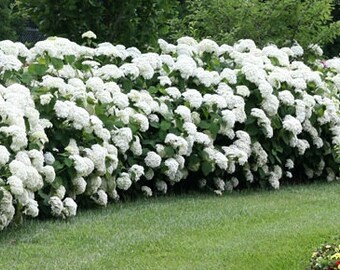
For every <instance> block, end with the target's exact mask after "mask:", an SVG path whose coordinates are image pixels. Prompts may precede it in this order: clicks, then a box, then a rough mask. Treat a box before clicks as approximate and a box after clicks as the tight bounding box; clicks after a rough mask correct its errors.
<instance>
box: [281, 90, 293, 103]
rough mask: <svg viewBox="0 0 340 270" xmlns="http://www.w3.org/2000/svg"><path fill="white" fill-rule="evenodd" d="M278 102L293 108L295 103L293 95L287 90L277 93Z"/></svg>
mask: <svg viewBox="0 0 340 270" xmlns="http://www.w3.org/2000/svg"><path fill="white" fill-rule="evenodd" d="M279 100H280V101H281V103H282V104H285V105H288V106H293V105H294V101H295V99H294V96H293V94H292V93H291V92H290V91H288V90H283V91H280V92H279Z"/></svg>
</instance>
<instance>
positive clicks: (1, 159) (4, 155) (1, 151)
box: [0, 145, 10, 167]
mask: <svg viewBox="0 0 340 270" xmlns="http://www.w3.org/2000/svg"><path fill="white" fill-rule="evenodd" d="M9 157H10V153H9V152H8V150H7V148H6V147H5V146H3V145H0V167H1V166H4V165H6V163H8V161H9Z"/></svg>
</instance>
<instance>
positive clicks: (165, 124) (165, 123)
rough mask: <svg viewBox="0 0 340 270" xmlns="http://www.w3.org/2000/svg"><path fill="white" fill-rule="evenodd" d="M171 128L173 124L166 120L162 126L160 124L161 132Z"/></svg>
mask: <svg viewBox="0 0 340 270" xmlns="http://www.w3.org/2000/svg"><path fill="white" fill-rule="evenodd" d="M170 127H171V123H170V122H168V121H166V120H162V122H161V124H160V128H161V130H168V129H169V128H170Z"/></svg>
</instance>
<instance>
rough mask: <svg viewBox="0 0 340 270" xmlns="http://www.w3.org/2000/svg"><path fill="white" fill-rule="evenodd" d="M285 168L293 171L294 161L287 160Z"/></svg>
mask: <svg viewBox="0 0 340 270" xmlns="http://www.w3.org/2000/svg"><path fill="white" fill-rule="evenodd" d="M285 167H286V168H287V169H288V170H291V169H294V161H293V160H291V159H287V160H286V164H285Z"/></svg>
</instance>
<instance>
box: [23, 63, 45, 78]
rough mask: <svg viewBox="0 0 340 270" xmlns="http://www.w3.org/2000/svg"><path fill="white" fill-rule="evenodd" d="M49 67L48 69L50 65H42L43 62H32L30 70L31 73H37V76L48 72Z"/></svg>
mask: <svg viewBox="0 0 340 270" xmlns="http://www.w3.org/2000/svg"><path fill="white" fill-rule="evenodd" d="M47 69H48V66H46V65H42V64H31V65H30V66H29V67H28V71H29V72H30V73H31V74H33V75H37V76H43V75H44V74H45V73H46V71H47Z"/></svg>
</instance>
